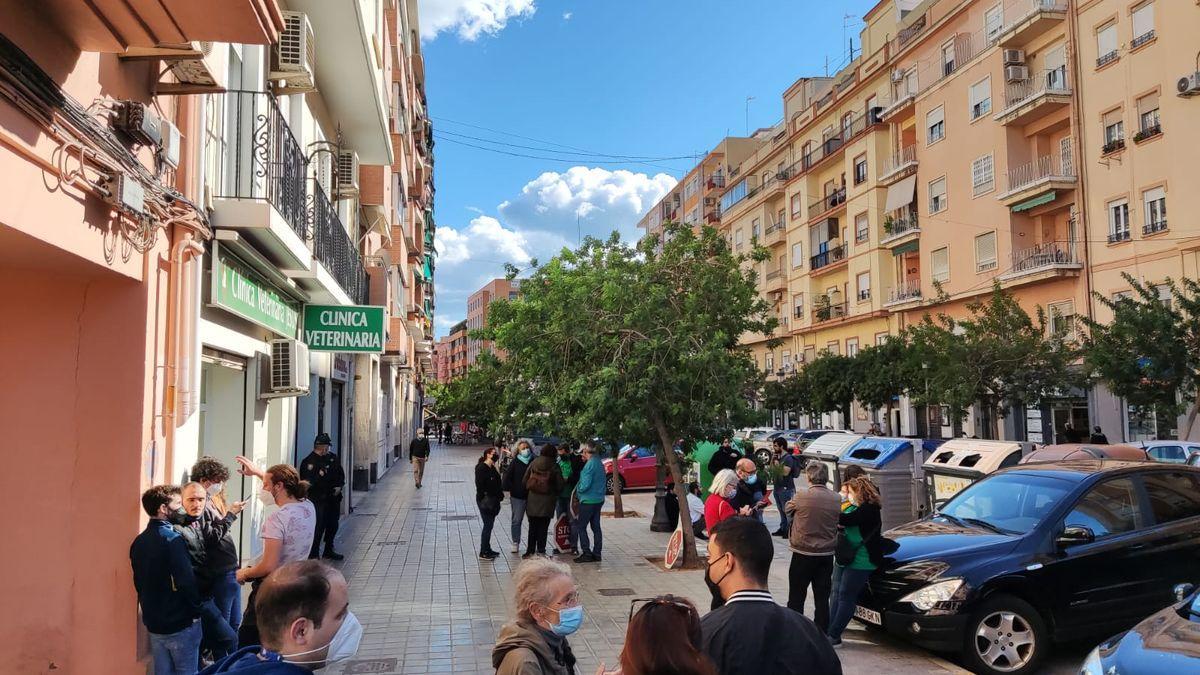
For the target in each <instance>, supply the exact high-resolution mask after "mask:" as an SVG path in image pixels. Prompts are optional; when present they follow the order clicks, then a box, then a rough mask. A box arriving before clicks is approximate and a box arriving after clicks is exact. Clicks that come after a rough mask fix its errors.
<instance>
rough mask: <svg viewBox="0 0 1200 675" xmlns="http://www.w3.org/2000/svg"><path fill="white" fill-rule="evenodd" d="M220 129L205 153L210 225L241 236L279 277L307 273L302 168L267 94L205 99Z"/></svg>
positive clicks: (296, 149) (292, 140) (305, 165)
mask: <svg viewBox="0 0 1200 675" xmlns="http://www.w3.org/2000/svg"><path fill="white" fill-rule="evenodd" d="M209 105H210V110H211V111H212V115H213V116H214V117H215V118H217V119H220V120H221V121H222V123H223V124H224V127H225V133H224V134H223V135H222V137H221V138H220V139H219V140H218V141H216V142H213V143H210V144H209V145H208V148H207V156H206V157H205V164H206V165H207V169H208V171H209V174H210V176H212V179H211V181H210V185H211V189H212V192H213V211H214V214H213V221H214V224H215V225H216V226H217V227H220V228H224V229H230V230H239V231H242V232H243V233H244V234H245V235H246V236H247V237H248V238H249V239H251V240H253V242H254V243H255V244H256V245H257V246H258V247H259V248H260V249H262V250H264V251H266V252H268V253H269V254H270V256H271V257H272V258H274V259H275V261H276V262H277V263H279V265H280V268H281V269H283V270H284V271H289V270H290V271H303V272H307V271H308V270H309V265H310V264H311V262H312V254H311V253H310V252H309V250H308V245H307V244H306V243H305V240H306V239H307V238H308V237H309V225H308V215H307V209H306V206H305V192H306V190H305V180H306V178H305V176H306V172H307V170H308V162H307V160H306V159H305V157H304V151H303V150H302V149H301V148H300V144H299V143H298V142H297V141H296V137H295V136H294V135H293V134H292V130H291V128H290V127H289V126H288V123H287V118H285V117H284V116H283V114H282V113H281V112H280V110H279V106H277V105H276V104H275V98H274V97H273V96H271V95H270V94H267V93H263V92H255V91H230V92H226V93H224V94H213V95H212V96H210V97H209Z"/></svg>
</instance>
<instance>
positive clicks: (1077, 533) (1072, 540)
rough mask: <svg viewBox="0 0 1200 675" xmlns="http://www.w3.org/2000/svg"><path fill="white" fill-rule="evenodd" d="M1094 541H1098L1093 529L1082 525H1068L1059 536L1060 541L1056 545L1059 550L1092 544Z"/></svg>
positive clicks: (1056, 541)
mask: <svg viewBox="0 0 1200 675" xmlns="http://www.w3.org/2000/svg"><path fill="white" fill-rule="evenodd" d="M1093 541H1096V535H1095V534H1094V533H1093V532H1092V530H1091V528H1088V527H1082V526H1080V525H1068V526H1067V527H1065V528H1063V531H1062V534H1060V535H1058V539H1056V540H1055V541H1054V543H1055V544H1057V545H1058V547H1059V548H1067V547H1070V546H1078V545H1079V544H1090V543H1092V542H1093Z"/></svg>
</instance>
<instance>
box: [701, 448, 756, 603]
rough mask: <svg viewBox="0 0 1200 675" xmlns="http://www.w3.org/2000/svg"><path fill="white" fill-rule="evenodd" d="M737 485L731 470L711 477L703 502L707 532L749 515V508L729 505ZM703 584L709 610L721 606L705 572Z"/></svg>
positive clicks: (715, 589)
mask: <svg viewBox="0 0 1200 675" xmlns="http://www.w3.org/2000/svg"><path fill="white" fill-rule="evenodd" d="M737 485H738V476H737V473H736V472H735V471H734V470H733V469H721V470H720V471H718V472H717V475H716V476H713V480H712V485H710V486H709V488H708V499H707V500H706V501H705V502H704V527H705V528H706V529H707V530H708V531H709V532H712V529H713V527H715V526H716V524H717V523H719V522H721V521H722V520H725V519H726V518H732V517H734V516H738V515H742V516H748V515H750V513H751V511H750V507H749V506H743V507H742V508H741V509H735V508H733V505H732V504H730V500H731V499H733V497H734V495H736V494H737ZM704 583H706V584H708V590H709V592H710V593H712V605H711V606H710V608H709V609H716V608H718V607H721V606H723V605H724V604H725V599H724V598H722V597H721V589H719V588H718V587H717V585H716V584H714V583H713V581H712V579H710V578H709V576H708V571H707V570H706V571H705V572H704Z"/></svg>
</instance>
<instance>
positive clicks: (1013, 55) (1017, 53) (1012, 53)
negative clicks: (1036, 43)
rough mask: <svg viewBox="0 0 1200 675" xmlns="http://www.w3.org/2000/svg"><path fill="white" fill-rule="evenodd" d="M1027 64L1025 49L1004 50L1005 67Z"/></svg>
mask: <svg viewBox="0 0 1200 675" xmlns="http://www.w3.org/2000/svg"><path fill="white" fill-rule="evenodd" d="M1023 63H1025V50H1024V49H1005V50H1004V65H1006V66H1019V65H1021V64H1023Z"/></svg>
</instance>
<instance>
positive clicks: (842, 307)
mask: <svg viewBox="0 0 1200 675" xmlns="http://www.w3.org/2000/svg"><path fill="white" fill-rule="evenodd" d="M849 313H850V303H848V302H838V303H830V304H826V305H821V306H818V307H817V308H815V309H813V315H812V320H813V323H821V322H822V321H832V320H834V319H840V318H842V317H844V316H846V315H847V314H849Z"/></svg>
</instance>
